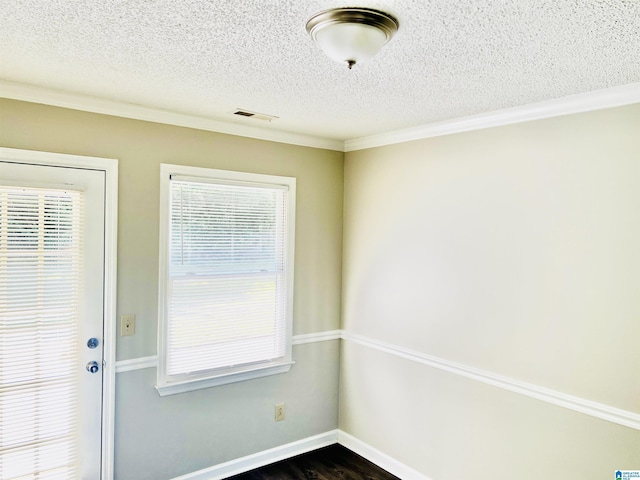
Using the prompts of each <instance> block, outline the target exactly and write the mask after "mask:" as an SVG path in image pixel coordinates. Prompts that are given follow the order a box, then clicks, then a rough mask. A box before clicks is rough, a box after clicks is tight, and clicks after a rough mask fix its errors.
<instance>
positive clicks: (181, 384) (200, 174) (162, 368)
mask: <svg viewBox="0 0 640 480" xmlns="http://www.w3.org/2000/svg"><path fill="white" fill-rule="evenodd" d="M172 176H174V177H178V178H180V179H181V180H185V179H189V180H194V181H203V182H212V183H218V182H216V181H218V180H219V181H221V182H220V183H225V182H229V183H233V184H245V185H252V184H253V185H258V184H259V185H273V187H274V188H278V187H280V188H287V189H288V190H289V195H288V205H287V208H288V228H287V245H288V249H287V271H286V275H287V284H286V289H287V290H286V291H287V304H286V308H287V312H286V326H285V355H284V356H283V357H281V358H280V359H277V360H275V361H268V362H260V363H251V364H245V365H241V366H238V367H234V368H230V369H227V370H225V371H223V372H220V373H217V374H215V375H211V372H210V371H209V372H208V373H207V374H202V373H193V374H185V375H184V376H182V378H181V379H180V380H172V381H170V380H169V379H168V378H167V371H166V367H167V365H166V361H167V356H166V354H167V350H168V345H167V341H168V338H167V327H168V323H167V322H168V316H167V314H168V309H167V305H168V304H167V302H168V297H167V285H168V281H169V278H168V273H169V236H170V232H169V228H170V219H169V216H170V198H171V196H170V180H171V177H172ZM295 206H296V179H295V178H293V177H283V176H277V175H265V174H258V173H247V172H237V171H232V170H218V169H212V168H201V167H190V166H184V165H173V164H166V163H162V164H160V222H159V224H160V232H159V252H158V254H159V264H158V266H159V270H158V368H157V383H156V390H157V391H158V393H159V394H160V396H165V395H173V394H176V393H183V392H188V391H191V390H198V389H202V388H209V387H213V386H217V385H225V384H228V383H235V382H242V381H245V380H251V379H254V378H260V377H264V376H267V375H275V374H279V373H285V372H288V371H289V369H290V368H291V365H293V364H294V363H295V362H294V361H293V359H292V335H293V273H294V256H295Z"/></svg>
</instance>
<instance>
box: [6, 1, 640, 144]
mask: <svg viewBox="0 0 640 480" xmlns="http://www.w3.org/2000/svg"><path fill="white" fill-rule="evenodd" d="M355 5H356V6H360V7H371V8H376V9H380V10H384V11H387V12H389V13H391V14H393V15H395V16H396V17H397V18H398V20H399V23H400V30H399V31H398V33H397V34H396V36H395V37H394V38H393V39H392V41H391V42H390V43H389V44H387V45H386V46H385V47H384V49H383V50H382V51H381V52H380V53H379V54H378V55H377V56H375V57H374V58H373V59H372V60H371V61H370V62H368V63H364V64H360V65H356V67H354V69H353V70H351V71H349V70H348V69H347V68H345V67H344V66H342V65H340V64H337V63H334V62H332V61H331V60H329V59H328V58H327V57H325V56H324V54H322V53H321V52H320V51H319V49H318V48H317V46H316V45H315V44H314V43H313V42H312V41H311V40H310V38H309V37H308V36H307V33H306V31H305V23H306V20H307V19H308V18H309V17H310V16H311V15H312V14H314V13H316V12H318V11H320V10H324V9H326V8H331V7H342V6H354V4H351V3H350V2H347V3H345V2H344V1H338V0H307V1H302V0H280V1H279V0H253V1H248V0H0V22H1V23H0V48H1V55H2V56H1V63H0V77H1V78H3V79H5V80H9V81H14V82H20V83H27V84H32V85H36V86H42V87H47V88H52V89H58V90H62V91H66V92H73V93H78V94H83V95H90V96H94V97H100V98H105V99H110V100H116V101H121V102H127V103H133V104H138V105H144V106H149V107H156V108H161V109H165V110H170V111H175V112H179V113H186V114H192V115H198V116H203V117H208V118H212V119H217V120H223V121H229V122H241V123H245V124H246V122H253V123H252V125H256V126H262V127H266V128H269V129H277V130H283V131H289V132H295V133H301V134H307V135H314V136H318V137H324V138H330V139H340V140H344V139H351V138H357V137H362V136H367V135H372V134H376V133H381V132H388V131H393V130H397V129H401V128H406V127H412V126H417V125H423V124H428V123H432V122H437V121H442V120H448V119H453V118H458V117H463V116H467V115H474V114H478V113H483V112H488V111H494V110H499V109H503V108H508V107H513V106H519V105H525V104H529V103H534V102H540V101H544V100H548V99H553V98H559V97H564V96H567V95H571V94H576V93H583V92H588V91H592V90H598V89H603V88H608V87H613V86H618V85H625V84H629V83H635V82H638V81H640V0H582V1H581V0H573V1H571V0H455V1H453V0H430V1H415V0H395V1H394V0H388V1H368V0H363V1H358V2H356V4H355ZM237 107H240V108H244V109H248V110H251V111H256V112H261V113H268V114H272V115H276V116H278V117H280V118H279V119H277V120H274V121H273V122H271V123H262V122H258V121H255V120H248V119H241V118H237V117H233V116H231V115H230V112H231V111H232V110H234V109H235V108H237Z"/></svg>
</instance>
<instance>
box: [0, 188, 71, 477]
mask: <svg viewBox="0 0 640 480" xmlns="http://www.w3.org/2000/svg"><path fill="white" fill-rule="evenodd" d="M82 203H83V202H82V193H81V192H76V191H62V190H48V189H36V188H29V189H25V188H18V187H6V186H0V478H3V479H13V478H19V479H23V478H24V479H54V478H55V479H75V478H77V477H78V464H79V449H78V446H79V438H78V431H79V411H80V406H79V405H78V393H77V392H78V382H79V378H80V377H79V373H80V370H79V363H80V362H79V350H78V343H79V341H78V322H79V318H78V317H79V314H78V312H79V301H80V294H81V292H80V288H81V272H82V245H81V238H82V235H81V231H80V229H81V225H82V210H83V208H82Z"/></svg>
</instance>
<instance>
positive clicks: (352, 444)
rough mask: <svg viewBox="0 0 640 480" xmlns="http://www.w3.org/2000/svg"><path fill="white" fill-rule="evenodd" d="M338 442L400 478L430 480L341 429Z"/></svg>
mask: <svg viewBox="0 0 640 480" xmlns="http://www.w3.org/2000/svg"><path fill="white" fill-rule="evenodd" d="M338 443H339V444H340V445H342V446H344V447H346V448H348V449H349V450H351V451H352V452H355V453H357V454H358V455H360V456H361V457H364V458H366V459H367V460H369V461H370V462H373V463H375V464H376V465H378V466H379V467H380V468H384V469H385V470H386V471H387V472H389V473H392V474H393V475H395V476H396V477H399V478H401V479H402V480H430V479H429V477H426V476H425V475H423V474H421V473H420V472H418V471H417V470H414V469H413V468H411V467H409V466H407V465H405V464H404V463H401V462H399V461H398V460H396V459H395V458H392V457H390V456H389V455H387V454H386V453H382V452H381V451H380V450H378V449H376V448H374V447H372V446H371V445H369V444H367V443H364V442H363V441H362V440H359V439H357V438H356V437H354V436H353V435H349V434H348V433H347V432H343V431H342V430H338Z"/></svg>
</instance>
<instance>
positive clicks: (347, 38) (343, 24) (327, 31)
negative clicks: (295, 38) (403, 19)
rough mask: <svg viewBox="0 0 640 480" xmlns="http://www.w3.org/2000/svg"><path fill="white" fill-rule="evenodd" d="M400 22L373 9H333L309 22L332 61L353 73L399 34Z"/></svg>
mask: <svg viewBox="0 0 640 480" xmlns="http://www.w3.org/2000/svg"><path fill="white" fill-rule="evenodd" d="M398 26H399V24H398V20H396V19H395V18H394V17H392V16H391V15H389V14H388V13H384V12H380V11H378V10H372V9H370V8H334V9H331V10H325V11H323V12H320V13H316V14H315V15H314V16H313V17H311V18H310V19H309V20H308V21H307V32H308V33H309V35H311V38H313V39H314V40H315V41H316V42H317V43H318V45H320V48H321V49H322V51H323V52H324V53H325V54H326V55H327V56H328V57H329V58H331V59H332V60H335V61H336V62H341V63H345V64H346V65H347V67H349V69H351V68H352V67H353V66H354V65H355V64H356V63H360V62H365V61H367V60H369V59H370V58H371V57H373V56H374V55H375V54H376V53H378V52H379V51H380V49H381V48H382V47H383V46H384V45H385V44H386V43H387V42H388V41H389V40H391V37H393V34H394V33H396V31H397V30H398Z"/></svg>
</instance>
